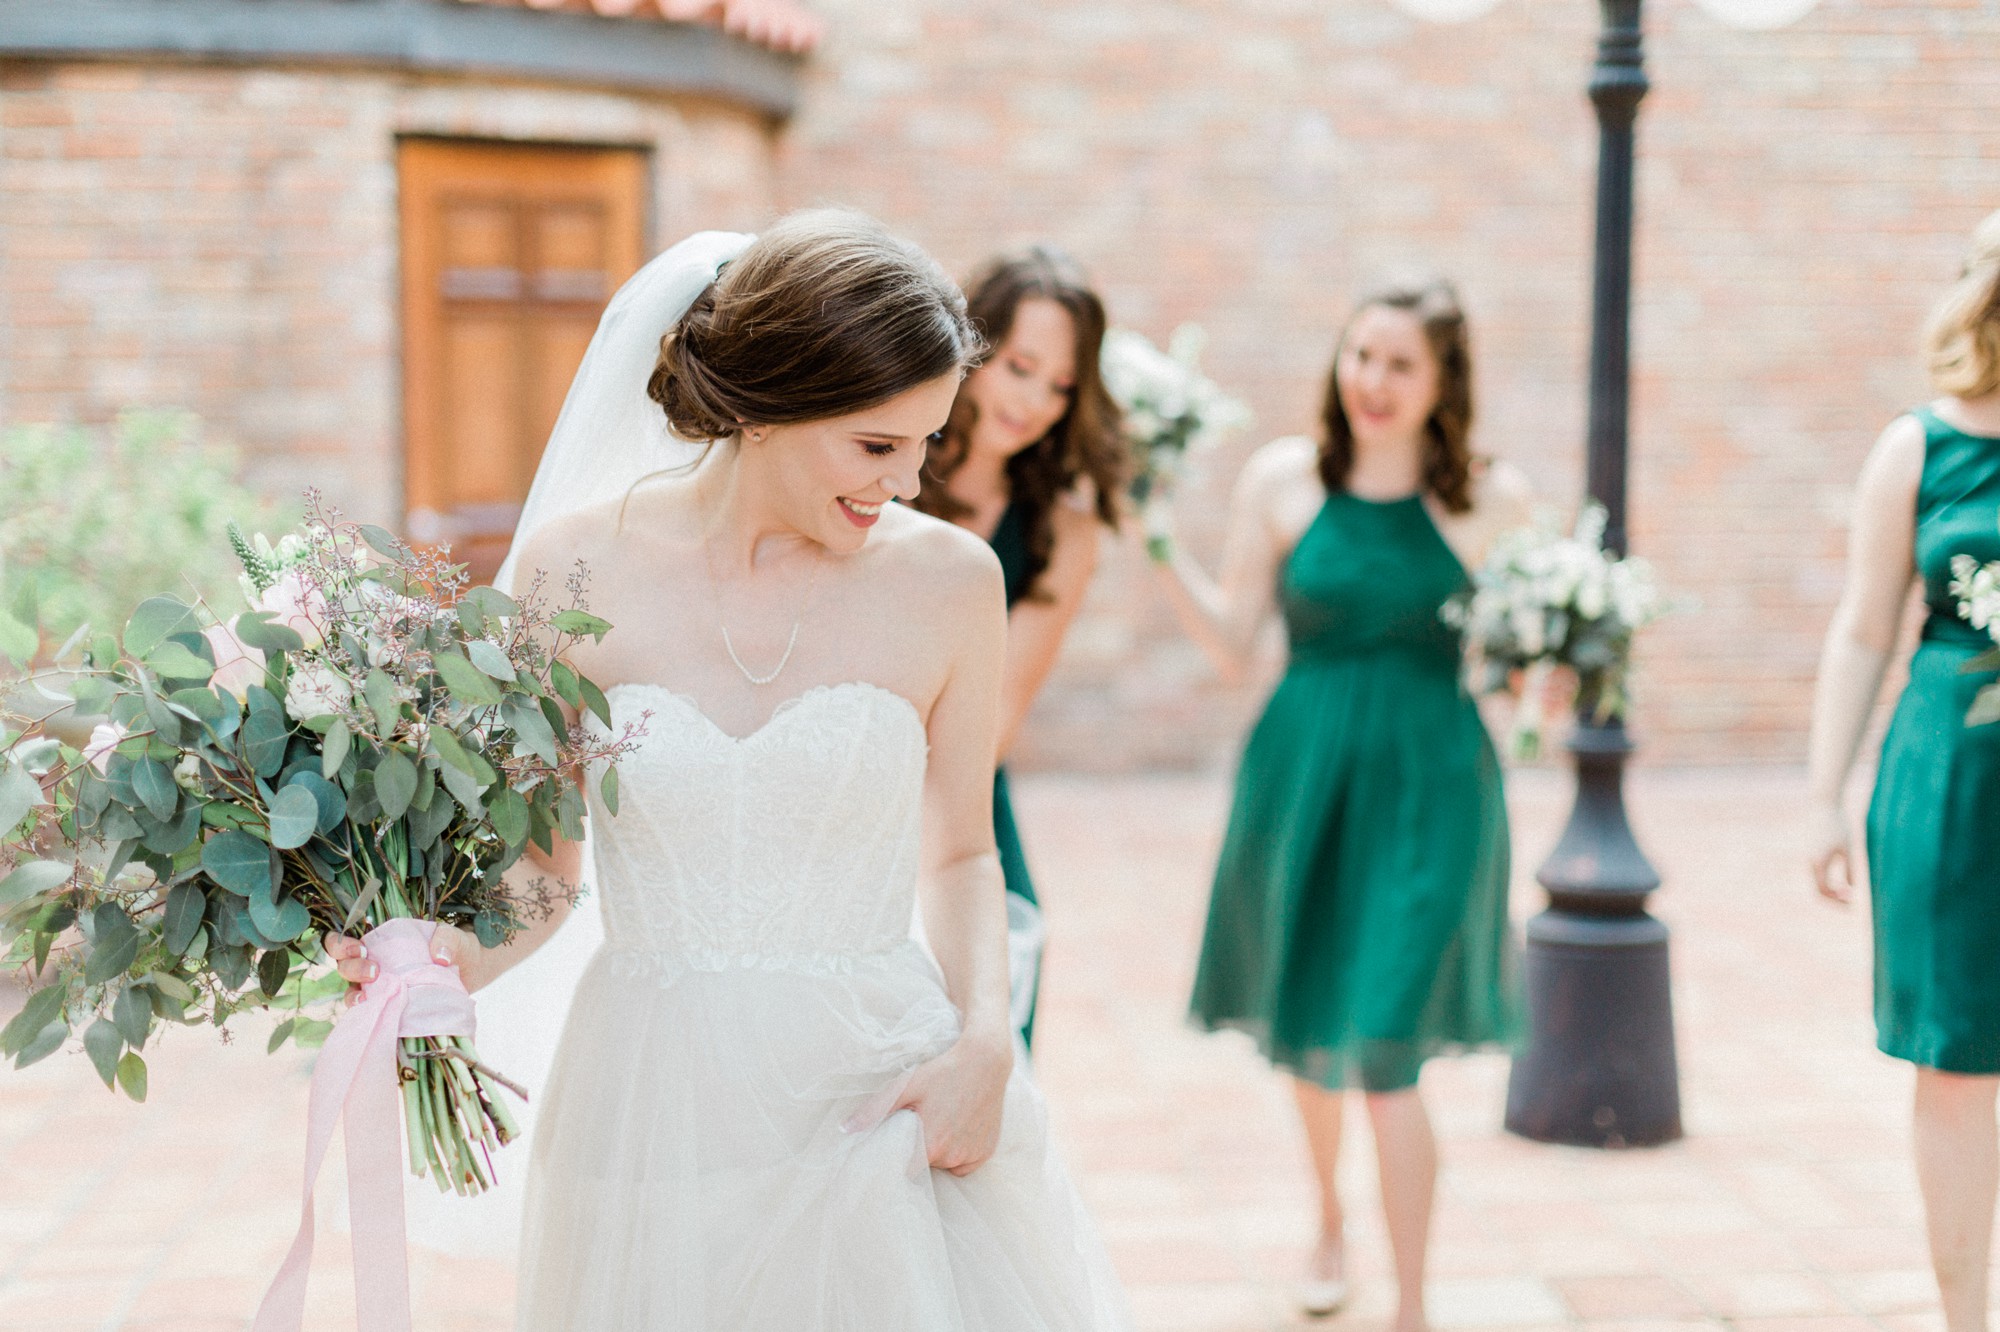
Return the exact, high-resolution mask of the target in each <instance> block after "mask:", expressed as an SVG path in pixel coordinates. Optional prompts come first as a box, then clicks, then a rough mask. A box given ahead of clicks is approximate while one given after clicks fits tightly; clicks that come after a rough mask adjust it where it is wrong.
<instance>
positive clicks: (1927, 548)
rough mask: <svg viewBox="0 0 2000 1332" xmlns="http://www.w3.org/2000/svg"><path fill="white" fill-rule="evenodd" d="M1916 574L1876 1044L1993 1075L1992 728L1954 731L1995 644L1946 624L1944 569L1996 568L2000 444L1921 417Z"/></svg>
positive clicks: (1997, 821) (1999, 850) (1877, 857)
mask: <svg viewBox="0 0 2000 1332" xmlns="http://www.w3.org/2000/svg"><path fill="white" fill-rule="evenodd" d="M1914 415H1915V416H1916V419H1917V420H1918V421H1919V422H1921V423H1922V425H1923V427H1924V471H1923V479H1922V481H1921V482H1920V483H1919V485H1918V488H1917V513H1916V517H1917V534H1916V563H1917V572H1918V574H1919V575H1920V576H1921V577H1922V578H1923V581H1924V599H1925V601H1927V602H1928V603H1929V607H1930V613H1929V615H1928V616H1927V617H1926V618H1925V620H1924V628H1923V638H1922V641H1921V642H1920V643H1919V644H1918V645H1917V650H1916V655H1915V656H1913V657H1911V659H1910V680H1909V684H1907V685H1906V686H1905V687H1904V689H1903V695H1902V697H1901V698H1900V699H1898V700H1897V703H1896V712H1895V716H1894V718H1893V719H1892V720H1891V721H1890V723H1889V732H1888V735H1887V736H1886V737H1885V738H1884V740H1883V743H1882V765H1881V768H1880V770H1879V775H1878V776H1877V778H1876V781H1875V796H1874V800H1873V801H1872V802H1871V804H1870V806H1869V810H1868V866H1869V877H1870V880H1871V884H1872V886H1871V889H1870V903H1871V909H1872V912H1873V915H1874V923H1875V1043H1876V1044H1877V1045H1878V1046H1879V1047H1880V1048H1881V1049H1882V1051H1883V1052H1884V1053H1885V1054H1890V1055H1894V1056H1895V1057H1896V1058H1898V1059H1907V1060H1909V1061H1910V1062H1912V1063H1916V1064H1923V1065H1925V1066H1926V1067H1929V1068H1938V1069H1944V1070H1946V1071H1948V1072H1952V1073H1987V1074H1991V1073H2000V725H1987V726H1972V727H1968V726H1967V725H1966V724H1965V711H1966V709H1967V708H1968V707H1970V706H1971V704H1972V697H1973V695H1974V694H1976V693H1978V692H1979V688H1980V686H1981V685H1985V684H1989V683H1991V682H1992V681H1993V679H1994V674H1993V672H1991V671H1985V672H1980V673H1977V674H1971V675H1968V674H1965V673H1964V671H1963V670H1962V668H1963V666H1964V665H1965V663H1966V662H1967V661H1969V660H1971V659H1972V658H1973V657H1974V656H1976V655H1978V654H1979V653H1980V652H1982V651H1984V650H1986V649H1987V648H1989V647H1991V646H1993V641H1992V640H1991V639H1990V638H1988V637H1987V636H1986V635H1985V634H1984V633H1983V632H1981V631H1979V630H1977V629H1974V628H1973V627H1972V626H1971V625H1969V624H1967V623H1966V622H1965V621H1963V620H1961V619H1959V618H1958V605H1957V602H1956V601H1955V600H1954V599H1953V597H1952V595H1951V591H1950V584H1951V559H1952V556H1954V555H1970V556H1971V557H1972V558H1974V559H1976V560H1978V561H1979V562H1981V563H1982V564H1983V563H1986V562H1987V561H1990V560H2000V437H1994V436H1982V435H1971V434H1967V433H1966V432H1965V431H1963V430H1960V429H1958V428H1956V427H1955V426H1951V425H1948V424H1946V423H1945V422H1944V421H1942V420H1941V419H1939V418H1938V416H1937V415H1936V414H1935V413H1934V412H1932V411H1930V410H1929V409H1924V410H1920V411H1918V412H1916V413H1914Z"/></svg>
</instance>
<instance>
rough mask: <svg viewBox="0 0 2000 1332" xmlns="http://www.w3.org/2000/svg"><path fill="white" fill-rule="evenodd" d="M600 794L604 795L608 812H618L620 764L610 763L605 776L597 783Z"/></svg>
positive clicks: (605, 770)
mask: <svg viewBox="0 0 2000 1332" xmlns="http://www.w3.org/2000/svg"><path fill="white" fill-rule="evenodd" d="M597 791H598V794H599V795H601V796H603V797H604V809H605V812H606V813H610V814H616V813H617V812H618V765H617V764H615V763H613V764H609V765H607V766H606V767H605V769H604V777H603V779H602V780H600V781H599V782H598V784H597Z"/></svg>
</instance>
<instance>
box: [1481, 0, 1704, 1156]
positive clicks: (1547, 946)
mask: <svg viewBox="0 0 2000 1332" xmlns="http://www.w3.org/2000/svg"><path fill="white" fill-rule="evenodd" d="M1599 3H1600V5H1601V7H1602V9H1603V11H1604V30H1603V33H1602V35H1601V36H1600V37H1599V39H1598V44H1597V67H1596V69H1595V70H1594V71H1593V74H1592V77H1591V80H1590V100H1591V102H1592V103H1593V104H1594V105H1595V106H1596V108H1597V124H1598V166H1597V267H1596V277H1595V288H1594V298H1593V302H1592V307H1591V341H1590V446H1589V447H1590V453H1589V471H1588V476H1589V490H1590V497H1591V498H1592V499H1594V500H1596V501H1597V502H1598V503H1599V504H1602V505H1603V506H1604V509H1605V512H1606V515H1607V518H1608V522H1607V524H1606V527H1605V532H1604V541H1605V545H1606V547H1607V548H1608V549H1610V550H1611V551H1613V552H1615V553H1616V554H1619V555H1623V554H1624V553H1625V549H1626V539H1625V460H1626V430H1627V424H1628V418H1629V415H1630V412H1629V406H1628V400H1629V389H1630V383H1631V371H1630V358H1629V345H1630V341H1631V324H1632V318H1631V307H1632V160H1633V152H1632V140H1633V127H1634V124H1635V122H1636V121H1637V120H1638V115H1639V102H1640V100H1641V99H1642V98H1644V97H1645V95H1646V88H1647V84H1646V73H1645V67H1644V63H1643V54H1642V44H1641V33H1640V28H1639V15H1640V5H1641V0H1599ZM1591 692H1592V691H1591V690H1589V689H1588V688H1586V689H1585V690H1584V691H1583V694H1584V697H1583V698H1582V699H1581V700H1580V706H1579V711H1578V715H1577V723H1576V730H1575V733H1574V734H1573V735H1572V737H1571V739H1570V742H1569V748H1570V752H1571V753H1572V754H1574V755H1575V756H1576V806H1575V808H1574V809H1573V810H1572V811H1571V813H1570V819H1569V826H1568V827H1567V828H1565V829H1564V830H1563V835H1562V840H1561V841H1560V842H1558V843H1557V845H1556V849H1555V851H1554V852H1553V853H1551V854H1550V856H1549V858H1548V860H1547V862H1545V863H1544V864H1543V865H1542V868H1541V869H1540V871H1539V872H1538V873H1537V874H1536V876H1535V877H1536V878H1537V880H1538V881H1539V882H1540V883H1541V885H1542V887H1544V888H1546V889H1547V890H1548V894H1549V905H1548V909H1547V910H1546V911H1543V912H1542V913H1541V914H1540V915H1538V916H1536V917H1535V918H1534V919H1532V920H1530V921H1529V922H1528V927H1527V950H1526V981H1527V997H1528V1040H1527V1044H1526V1046H1525V1048H1524V1049H1523V1050H1522V1051H1521V1053H1520V1055H1519V1057H1517V1058H1516V1059H1515V1061H1514V1071H1513V1076H1512V1077H1511V1079H1510V1080H1509V1081H1508V1084H1507V1120H1506V1123H1507V1128H1508V1129H1509V1130H1510V1131H1512V1132H1514V1133H1518V1134H1521V1135H1522V1136H1523V1137H1528V1138H1535V1139H1539V1140H1541V1141H1543V1142H1561V1143H1572V1144H1576V1145H1579V1146H1588V1147H1626V1146H1632V1147H1637V1146H1647V1145H1651V1144H1654V1143H1662V1142H1671V1141H1673V1140H1674V1139H1676V1138H1678V1137H1680V1136H1681V1109H1680V1076H1679V1072H1678V1070H1677V1068H1676V1066H1675V1061H1674V1019H1673V999H1672V995H1671V993H1670V991H1669V989H1668V984H1667V927H1666V926H1664V925H1662V924H1661V923H1660V922H1659V921H1658V920H1655V919H1654V918H1653V917H1652V916H1651V915H1649V914H1647V912H1646V898H1647V895H1648V894H1650V893H1651V892H1652V891H1653V890H1654V889H1655V888H1657V887H1659V886H1660V876H1659V874H1658V873H1657V872H1656V871H1655V870H1654V869H1653V867H1652V866H1651V865H1650V864H1648V863H1647V861H1646V857H1645V854H1644V853H1643V852H1641V851H1640V850H1639V845H1638V843H1637V842H1636V841H1634V840H1633V837H1632V829H1631V825H1630V824H1628V823H1627V822H1626V819H1625V801H1624V789H1623V788H1624V770H1625V757H1626V755H1627V754H1629V753H1631V752H1632V742H1631V740H1630V739H1629V738H1627V736H1626V734H1625V725H1624V722H1623V720H1622V719H1617V718H1614V719H1612V720H1609V721H1599V720H1598V719H1597V718H1596V716H1595V715H1594V713H1595V708H1594V707H1593V706H1592V705H1591V700H1590V698H1589V695H1590V694H1591Z"/></svg>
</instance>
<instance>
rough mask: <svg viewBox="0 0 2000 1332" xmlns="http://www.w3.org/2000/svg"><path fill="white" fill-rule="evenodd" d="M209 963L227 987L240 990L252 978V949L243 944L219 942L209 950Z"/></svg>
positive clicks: (217, 977)
mask: <svg viewBox="0 0 2000 1332" xmlns="http://www.w3.org/2000/svg"><path fill="white" fill-rule="evenodd" d="M208 965H209V967H210V968H211V969H212V970H213V971H214V972H215V975H216V979H218V980H220V981H221V982H222V984H223V986H224V987H225V988H226V989H230V990H240V989H242V988H243V982H245V981H247V980H249V979H250V950H249V949H248V948H247V947H245V946H244V945H242V944H218V945H217V946H215V947H213V948H211V949H209V950H208Z"/></svg>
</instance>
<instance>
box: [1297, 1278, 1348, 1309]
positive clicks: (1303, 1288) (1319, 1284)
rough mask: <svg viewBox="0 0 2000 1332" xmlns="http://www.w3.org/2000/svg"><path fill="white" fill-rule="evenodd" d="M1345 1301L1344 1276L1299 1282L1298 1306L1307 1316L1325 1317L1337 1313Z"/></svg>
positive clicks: (1345, 1285) (1345, 1286)
mask: <svg viewBox="0 0 2000 1332" xmlns="http://www.w3.org/2000/svg"><path fill="white" fill-rule="evenodd" d="M1346 1303H1347V1281H1346V1278H1344V1277H1334V1278H1333V1279H1332V1280H1330V1281H1302V1282H1300V1283H1299V1308H1300V1309H1301V1310H1303V1311H1304V1312H1305V1313H1306V1314H1307V1315H1308V1316H1309V1317H1312V1318H1325V1317H1327V1316H1329V1315H1331V1314H1336V1313H1339V1312H1340V1310H1341V1307H1342V1306H1343V1305H1345V1304H1346Z"/></svg>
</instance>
